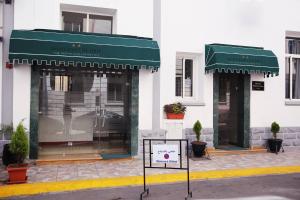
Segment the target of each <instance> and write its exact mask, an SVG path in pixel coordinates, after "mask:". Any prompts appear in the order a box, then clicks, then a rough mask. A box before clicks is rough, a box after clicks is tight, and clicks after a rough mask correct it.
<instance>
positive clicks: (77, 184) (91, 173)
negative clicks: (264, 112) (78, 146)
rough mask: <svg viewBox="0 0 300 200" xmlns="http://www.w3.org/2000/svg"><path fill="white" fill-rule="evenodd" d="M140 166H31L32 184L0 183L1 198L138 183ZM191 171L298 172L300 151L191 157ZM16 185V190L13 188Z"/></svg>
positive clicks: (2, 174)
mask: <svg viewBox="0 0 300 200" xmlns="http://www.w3.org/2000/svg"><path fill="white" fill-rule="evenodd" d="M142 166H143V165H142V160H141V159H131V160H117V161H116V160H115V161H99V162H94V163H85V164H64V165H45V166H31V167H30V168H29V171H28V182H29V183H32V184H22V185H9V186H2V190H1V189H0V197H4V196H12V195H18V194H16V191H20V190H22V191H23V190H24V191H23V193H22V191H21V193H19V194H28V193H24V192H25V191H30V187H34V188H35V189H36V191H35V192H34V191H32V190H31V191H32V193H30V194H37V193H42V192H53V191H69V190H76V189H87V188H95V187H113V186H128V185H140V184H142V175H143V168H142ZM190 170H191V175H190V176H191V179H192V180H196V179H211V178H229V177H241V176H255V175H265V174H284V173H300V150H299V149H298V150H294V151H291V150H286V152H285V153H279V154H278V155H276V154H272V153H260V154H246V155H226V156H214V157H212V159H211V160H205V159H203V160H198V161H193V160H190ZM146 172H147V175H152V176H150V177H149V178H148V181H149V183H153V184H154V183H167V182H178V181H184V180H185V179H186V174H185V172H184V171H180V170H161V169H158V170H157V169H147V171H146ZM154 174H155V175H154ZM162 174H167V175H162ZM5 179H7V172H6V171H5V170H4V167H3V166H1V169H0V180H2V181H3V180H5ZM65 181H67V182H65ZM67 183H69V184H67ZM18 187H19V189H17V190H16V188H18ZM0 188H1V186H0ZM21 188H23V189H21ZM43 188H44V189H45V188H47V190H43ZM49 188H50V189H49ZM51 188H52V189H51ZM3 189H6V191H4V190H3ZM1 191H2V192H1ZM9 191H11V193H10V192H9Z"/></svg>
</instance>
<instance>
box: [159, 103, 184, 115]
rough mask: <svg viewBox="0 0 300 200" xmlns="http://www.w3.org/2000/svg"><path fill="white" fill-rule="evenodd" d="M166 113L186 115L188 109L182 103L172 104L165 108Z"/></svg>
mask: <svg viewBox="0 0 300 200" xmlns="http://www.w3.org/2000/svg"><path fill="white" fill-rule="evenodd" d="M164 111H165V112H166V113H175V114H180V113H185V111H186V107H185V106H184V105H182V104H181V103H179V102H178V103H172V104H167V105H165V106H164Z"/></svg>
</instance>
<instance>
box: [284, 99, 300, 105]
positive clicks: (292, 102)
mask: <svg viewBox="0 0 300 200" xmlns="http://www.w3.org/2000/svg"><path fill="white" fill-rule="evenodd" d="M285 105H286V106H300V99H299V100H285Z"/></svg>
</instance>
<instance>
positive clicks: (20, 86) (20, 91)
mask: <svg viewBox="0 0 300 200" xmlns="http://www.w3.org/2000/svg"><path fill="white" fill-rule="evenodd" d="M13 70H14V79H13V91H14V93H13V116H14V117H13V124H14V126H15V127H16V126H17V125H18V123H19V122H20V121H21V120H23V119H24V122H23V123H24V126H25V127H26V128H27V129H28V130H29V120H30V84H31V67H30V66H28V65H18V66H14V68H13Z"/></svg>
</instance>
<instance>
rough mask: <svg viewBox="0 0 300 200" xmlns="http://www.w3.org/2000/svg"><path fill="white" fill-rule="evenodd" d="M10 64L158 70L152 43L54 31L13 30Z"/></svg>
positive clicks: (156, 48)
mask: <svg viewBox="0 0 300 200" xmlns="http://www.w3.org/2000/svg"><path fill="white" fill-rule="evenodd" d="M9 60H10V62H11V63H28V64H33V63H37V64H39V65H56V66H58V65H59V66H61V65H65V66H82V67H99V68H113V69H127V68H129V69H141V68H145V69H154V70H157V69H158V68H159V66H160V54H159V47H158V44H157V42H156V41H153V40H152V39H150V38H142V37H135V36H124V35H109V34H95V33H78V32H77V33H75V32H64V31H55V30H42V29H38V30H13V31H12V34H11V38H10V47H9Z"/></svg>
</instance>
